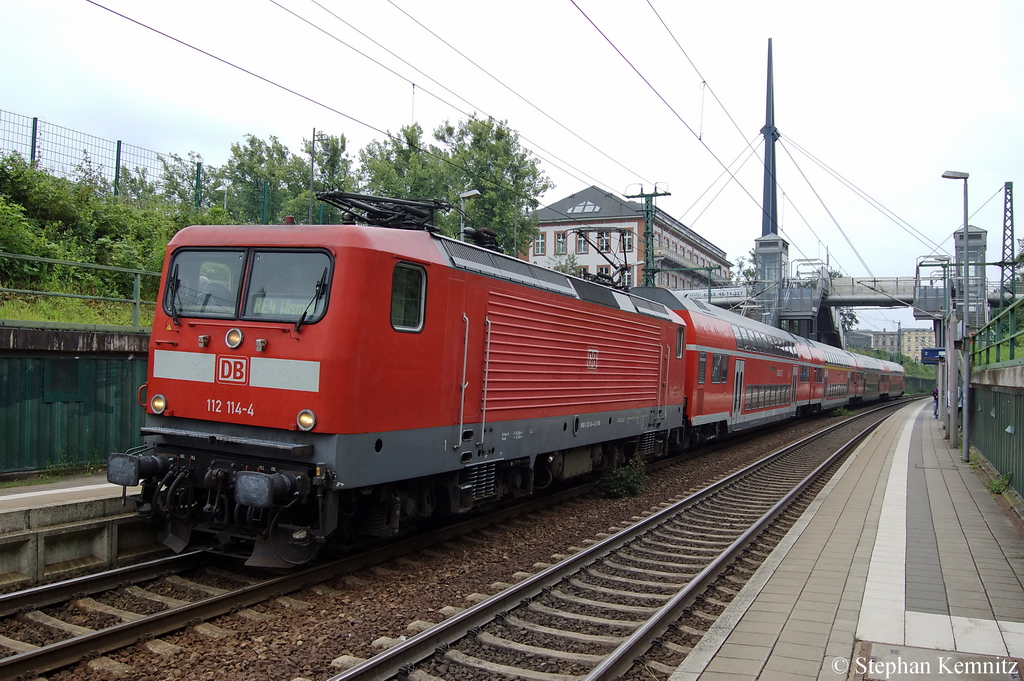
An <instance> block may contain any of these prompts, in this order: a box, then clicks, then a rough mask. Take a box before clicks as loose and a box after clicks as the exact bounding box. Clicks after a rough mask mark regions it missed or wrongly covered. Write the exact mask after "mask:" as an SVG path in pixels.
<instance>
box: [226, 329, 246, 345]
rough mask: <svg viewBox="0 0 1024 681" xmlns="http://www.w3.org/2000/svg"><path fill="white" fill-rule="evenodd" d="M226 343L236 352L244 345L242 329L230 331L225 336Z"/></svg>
mask: <svg viewBox="0 0 1024 681" xmlns="http://www.w3.org/2000/svg"><path fill="white" fill-rule="evenodd" d="M224 342H225V343H227V346H228V347H229V348H231V349H232V350H234V349H235V348H237V347H238V346H239V345H241V344H242V330H241V329H230V330H228V332H227V333H226V334H224Z"/></svg>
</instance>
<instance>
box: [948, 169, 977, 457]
mask: <svg viewBox="0 0 1024 681" xmlns="http://www.w3.org/2000/svg"><path fill="white" fill-rule="evenodd" d="M942 177H944V178H945V179H947V180H963V181H964V237H963V249H964V250H963V261H964V276H963V279H961V281H962V282H963V293H962V294H961V298H960V304H961V306H962V307H963V311H964V315H963V330H964V333H963V339H962V340H961V349H960V352H961V354H962V356H963V367H964V375H963V388H962V392H961V393H960V394H959V395H958V396H957V403H958V404H959V403H960V402H961V400H962V403H963V412H962V413H963V419H964V422H963V437H964V442H963V453H962V454H961V460H962V461H964V462H965V463H966V462H968V461H970V460H971V431H970V428H969V425H968V424H969V421H970V419H969V417H968V415H969V414H970V408H971V404H970V400H971V398H970V395H971V350H970V347H969V346H970V343H971V334H970V318H971V306H970V302H971V294H970V290H971V282H970V279H969V277H970V272H971V265H970V263H969V262H968V255H967V253H968V251H967V246H968V244H969V243H970V238H969V237H970V227H969V226H968V225H967V217H968V216H967V178H968V177H970V174H969V173H962V172H960V171H958V170H947V171H946V172H944V173H942ZM959 269H960V268H959V265H958V266H957V271H958V272H959ZM952 335H953V334H949V335H948V336H947V344H948V342H949V341H948V339H949V338H950V337H951V336H952ZM946 354H947V355H949V354H950V353H949V352H948V348H947V353H946ZM953 385H956V386H957V388H958V389H960V381H955V382H954V383H953ZM951 392H952V391H951ZM950 397H952V396H950ZM949 412H950V419H949V420H950V425H949V430H948V431H947V432H948V433H949V440H950V442H954V440H953V433H955V432H956V422H957V417H956V413H957V412H956V409H954V408H953V406H952V405H950V409H949Z"/></svg>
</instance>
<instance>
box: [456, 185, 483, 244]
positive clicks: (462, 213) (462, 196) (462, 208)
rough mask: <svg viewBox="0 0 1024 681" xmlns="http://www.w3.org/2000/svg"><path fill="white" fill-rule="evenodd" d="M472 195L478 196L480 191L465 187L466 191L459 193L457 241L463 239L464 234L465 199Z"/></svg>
mask: <svg viewBox="0 0 1024 681" xmlns="http://www.w3.org/2000/svg"><path fill="white" fill-rule="evenodd" d="M474 196H480V192H479V191H478V190H476V189H467V190H466V191H464V192H462V193H461V194H459V241H465V240H466V235H465V234H464V232H465V230H466V199H471V198H473V197H474Z"/></svg>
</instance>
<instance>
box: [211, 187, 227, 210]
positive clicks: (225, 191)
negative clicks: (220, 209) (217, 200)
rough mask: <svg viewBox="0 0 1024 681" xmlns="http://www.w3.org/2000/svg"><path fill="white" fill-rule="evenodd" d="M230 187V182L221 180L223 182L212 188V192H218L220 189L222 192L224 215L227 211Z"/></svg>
mask: <svg viewBox="0 0 1024 681" xmlns="http://www.w3.org/2000/svg"><path fill="white" fill-rule="evenodd" d="M230 186H231V181H230V180H223V181H221V183H220V184H219V185H218V186H216V187H214V188H213V191H220V190H221V189H223V190H224V212H225V213H226V212H227V211H228V187H230Z"/></svg>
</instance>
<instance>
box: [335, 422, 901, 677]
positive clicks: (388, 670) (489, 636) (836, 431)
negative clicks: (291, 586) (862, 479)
mask: <svg viewBox="0 0 1024 681" xmlns="http://www.w3.org/2000/svg"><path fill="white" fill-rule="evenodd" d="M895 408H896V407H894V406H888V407H882V408H880V409H875V410H871V411H870V412H867V413H865V414H862V415H860V416H859V417H857V418H855V419H851V420H848V421H845V422H843V423H842V424H838V425H836V426H834V427H832V428H829V429H827V430H825V431H822V432H820V433H818V434H816V435H813V436H811V437H809V438H805V439H804V440H801V441H800V442H797V443H795V444H794V445H791V446H789V447H786V448H784V449H782V450H779V451H778V452H776V453H774V454H772V455H770V456H768V457H766V458H765V459H763V460H761V461H759V462H757V463H755V464H752V465H751V466H748V467H746V468H744V469H743V470H741V471H738V472H737V473H735V474H733V475H731V476H729V477H728V478H726V479H724V480H722V481H720V482H718V483H716V484H714V485H712V486H710V487H708V488H706V489H704V490H702V491H700V492H698V493H696V494H693V495H691V496H688V497H687V498H685V499H683V500H681V501H679V502H678V503H674V504H671V505H669V506H667V507H666V508H664V509H663V510H662V511H660V512H658V513H654V514H652V515H650V516H649V517H647V518H645V519H642V520H639V521H638V522H636V523H635V524H633V525H631V526H630V527H628V528H626V529H623V530H621V531H619V532H616V533H615V534H612V535H610V536H608V537H606V538H604V539H602V540H601V541H599V542H597V543H595V544H593V545H592V546H590V547H589V548H586V549H583V550H580V551H579V552H577V553H575V554H574V555H572V556H570V557H569V558H566V559H565V560H563V561H561V562H560V563H558V564H556V565H552V566H550V567H548V568H546V569H544V570H542V571H541V572H539V573H537V574H535V575H533V576H532V577H529V578H527V579H525V580H523V581H522V582H520V583H519V584H517V585H515V586H512V587H510V588H508V589H505V590H503V591H501V592H500V593H498V594H496V595H494V596H492V597H491V598H489V599H487V600H485V601H483V602H480V603H478V604H477V605H475V606H474V607H471V608H469V609H467V610H464V611H463V612H461V613H458V614H456V615H454V616H452V617H450V618H449V619H447V620H445V621H444V622H442V623H440V624H438V625H436V626H434V627H432V628H430V629H427V630H426V631H424V632H422V633H420V634H418V635H416V636H414V637H412V638H410V639H408V640H406V641H404V642H401V643H399V644H397V645H395V646H394V647H392V648H391V649H389V650H387V651H385V652H382V653H380V654H378V655H376V656H374V657H372V658H370V659H369V660H366V661H364V662H362V663H360V664H357V665H356V666H354V667H352V668H351V669H349V670H348V671H346V672H343V673H342V674H339V675H337V676H335V677H332V679H331V681H355V680H359V681H366V680H369V679H374V680H378V679H379V680H382V681H383V680H384V679H390V678H393V677H396V676H399V677H403V678H405V677H407V678H413V679H419V680H420V681H432V680H433V679H452V678H457V679H460V681H465V680H472V679H481V680H483V679H493V678H495V677H512V678H517V679H532V680H534V681H570V680H573V679H581V680H582V679H586V680H587V681H596V680H598V679H614V678H619V677H621V676H622V675H624V674H626V673H627V672H628V671H629V670H630V668H631V667H633V665H634V664H635V663H636V662H637V661H638V660H641V661H643V662H644V664H645V665H646V666H647V669H646V670H645V671H648V672H655V673H660V674H670V673H671V671H672V667H671V666H669V665H665V664H663V663H658V662H654V661H649V660H646V659H645V658H644V655H645V654H647V652H648V650H649V649H650V648H651V647H652V645H658V646H659V647H661V648H665V647H668V648H669V649H670V651H671V649H672V648H676V649H677V650H675V651H674V652H675V653H677V656H685V653H686V652H687V649H686V647H685V646H679V645H677V644H673V643H671V642H665V641H664V640H663V639H662V638H661V637H662V635H663V634H664V632H665V631H666V630H668V629H669V628H670V627H675V628H677V629H679V628H680V624H679V622H680V619H681V618H682V617H683V616H684V615H686V614H687V613H690V616H691V617H697V618H698V619H700V618H701V617H703V618H704V619H710V620H711V621H713V617H714V613H715V612H716V611H720V610H721V608H723V607H724V604H722V603H720V602H719V601H718V600H717V598H716V595H715V592H714V591H711V592H709V587H711V586H712V584H714V583H715V581H716V579H718V578H719V577H720V576H721V575H723V573H725V572H726V571H727V570H729V569H730V568H731V567H732V566H734V565H735V564H736V562H737V560H738V557H740V556H741V555H742V554H743V552H744V551H745V550H746V549H747V548H748V547H749V546H750V545H751V544H752V543H753V542H755V541H756V540H757V538H758V537H759V535H761V534H762V533H763V532H765V531H766V529H768V528H770V527H771V525H772V523H773V522H774V521H775V520H776V518H778V516H780V514H782V513H783V512H784V511H785V510H786V508H787V507H788V506H789V505H790V504H792V503H793V502H794V500H795V499H797V498H798V497H799V496H800V495H801V494H803V493H804V491H805V490H807V489H808V487H809V486H811V485H812V484H814V483H815V481H816V480H818V479H819V478H820V477H821V476H822V474H823V473H825V472H826V471H829V470H830V469H831V470H834V469H836V468H838V466H839V465H840V461H841V459H842V458H844V457H845V455H846V454H847V453H848V452H850V451H852V449H853V447H854V446H855V445H856V444H857V443H859V442H860V441H861V440H862V439H863V438H864V437H865V436H866V435H867V434H869V433H870V432H871V430H873V429H874V428H875V427H876V426H877V425H878V424H879V423H881V421H882V420H884V418H885V417H886V416H888V415H889V414H890V413H892V411H893V410H894V409H895ZM879 412H882V413H879ZM854 423H857V424H859V431H860V432H858V433H857V434H856V435H855V436H854V437H852V438H850V437H849V435H848V433H849V431H850V429H851V427H852V426H851V424H854ZM843 433H846V434H843ZM829 439H830V440H832V441H835V440H837V439H838V440H841V441H842V442H841V444H840V443H839V442H835V443H833V444H834V445H835V446H830V447H829V451H831V452H832V453H831V454H829V455H826V456H819V455H815V454H809V453H808V452H809V450H811V449H819V450H820V447H821V443H822V441H823V440H829ZM715 588H716V589H721V588H722V587H721V586H716V587H715ZM726 591H730V590H729V588H728V587H726ZM697 601H701V603H702V605H703V606H704V608H703V612H707V611H708V607H707V606H709V605H710V611H711V612H712V614H711V615H701V612H702V611H701V610H698V611H696V612H695V611H693V610H692V609H691V608H692V606H693V605H694V603H695V602H697ZM682 629H683V630H684V631H690V632H693V631H694V629H693V628H692V627H688V626H686V625H682ZM670 657H671V656H670ZM647 678H651V677H650V676H647Z"/></svg>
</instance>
